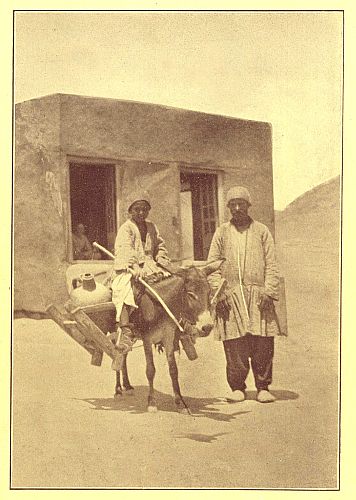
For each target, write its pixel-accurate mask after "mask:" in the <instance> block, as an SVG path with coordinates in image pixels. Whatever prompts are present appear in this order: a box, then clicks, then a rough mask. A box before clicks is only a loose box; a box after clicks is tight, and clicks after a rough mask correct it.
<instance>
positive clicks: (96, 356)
mask: <svg viewBox="0 0 356 500" xmlns="http://www.w3.org/2000/svg"><path fill="white" fill-rule="evenodd" d="M46 313H47V314H48V315H49V316H50V317H51V318H52V319H53V321H54V322H55V323H57V325H58V326H60V327H61V328H62V330H64V331H65V332H66V333H67V334H68V335H69V336H70V337H71V338H72V339H73V340H75V341H76V342H77V344H79V345H81V346H82V347H83V348H84V349H85V350H86V351H87V352H88V353H89V354H90V355H91V357H92V358H91V363H92V365H95V366H101V361H102V357H103V353H102V352H101V351H97V350H95V349H94V347H92V345H88V344H89V343H88V340H87V338H86V337H85V335H83V334H82V332H81V330H80V329H79V328H78V325H77V322H76V321H73V320H68V319H66V316H65V315H64V314H62V313H61V312H60V311H59V310H58V309H57V307H56V306H54V305H53V304H50V305H49V306H48V307H47V308H46ZM100 352H101V359H100Z"/></svg>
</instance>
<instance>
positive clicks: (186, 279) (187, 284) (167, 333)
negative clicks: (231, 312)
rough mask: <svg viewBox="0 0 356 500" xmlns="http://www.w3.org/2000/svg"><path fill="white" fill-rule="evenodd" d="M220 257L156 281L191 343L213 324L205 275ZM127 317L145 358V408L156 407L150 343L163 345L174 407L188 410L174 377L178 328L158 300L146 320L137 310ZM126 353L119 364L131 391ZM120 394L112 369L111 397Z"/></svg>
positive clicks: (160, 292)
mask: <svg viewBox="0 0 356 500" xmlns="http://www.w3.org/2000/svg"><path fill="white" fill-rule="evenodd" d="M222 262H223V261H222V260H221V261H216V262H213V263H208V264H206V265H205V266H202V267H193V266H192V267H189V268H180V269H179V270H178V271H177V272H176V273H174V274H173V275H172V276H171V277H169V278H166V279H165V280H163V281H160V282H159V283H156V284H155V286H154V288H155V290H156V291H157V292H158V293H159V295H160V296H161V297H162V299H163V300H164V301H165V303H166V304H167V305H168V307H169V308H170V309H171V311H172V312H173V314H174V315H175V317H176V318H177V319H178V320H180V321H181V323H182V324H183V325H184V324H186V325H187V326H188V328H187V329H186V328H185V331H186V330H187V331H189V334H190V336H191V340H192V341H193V342H194V343H195V339H196V337H198V336H199V337H206V336H207V335H209V333H210V331H211V330H212V328H213V325H212V319H211V316H210V312H209V306H210V303H209V295H210V287H209V284H208V281H207V276H208V275H209V274H210V273H212V272H214V271H216V270H217V269H218V268H219V267H220V265H221V264H222ZM130 321H132V323H133V324H134V327H135V328H136V331H137V332H138V333H139V335H140V337H141V338H142V341H143V347H144V351H145V358H146V376H147V380H148V383H149V392H148V406H147V410H148V411H149V412H156V411H157V403H156V398H155V391H154V387H153V381H154V377H155V372H156V369H155V365H154V360H153V351H152V346H153V345H159V346H163V348H164V351H165V353H166V357H167V361H168V367H169V374H170V376H171V380H172V386H173V393H174V401H175V405H176V409H177V411H178V412H180V413H187V414H189V413H190V412H189V408H188V406H187V404H186V403H185V401H184V399H183V397H182V394H181V392H180V387H179V381H178V368H177V363H176V360H175V351H176V350H178V346H179V330H178V328H177V327H176V325H175V324H174V322H173V321H172V319H170V318H169V317H168V316H167V313H166V312H165V311H164V310H163V308H162V307H161V306H160V304H158V303H154V315H153V317H151V319H150V321H147V320H146V321H145V320H144V319H143V318H142V314H140V310H138V311H137V312H136V311H135V313H133V314H132V316H131V318H130ZM192 325H193V326H192ZM126 358H127V355H126V356H125V357H124V362H123V366H122V378H123V387H124V390H125V391H132V390H133V387H132V386H131V384H130V381H129V377H128V371H127V363H126ZM122 394H123V389H122V386H121V376H120V371H117V372H116V386H115V397H119V396H121V395H122Z"/></svg>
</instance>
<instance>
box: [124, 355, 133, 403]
mask: <svg viewBox="0 0 356 500" xmlns="http://www.w3.org/2000/svg"><path fill="white" fill-rule="evenodd" d="M122 384H123V386H124V389H125V391H126V392H127V393H128V394H130V393H132V391H133V390H134V388H133V387H132V385H131V384H130V380H129V375H128V372H127V354H125V356H124V360H123V363H122Z"/></svg>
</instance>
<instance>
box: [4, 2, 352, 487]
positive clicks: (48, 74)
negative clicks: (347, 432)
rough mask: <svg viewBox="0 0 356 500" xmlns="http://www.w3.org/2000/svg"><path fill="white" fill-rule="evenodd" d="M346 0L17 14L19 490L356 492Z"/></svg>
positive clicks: (15, 422) (15, 472)
mask: <svg viewBox="0 0 356 500" xmlns="http://www.w3.org/2000/svg"><path fill="white" fill-rule="evenodd" d="M343 61H344V13H343V11H342V10H310V11H307V10H293V11H292V10H291V11H288V10H270V11H268V10H258V11H256V10H251V11H248V10H224V11H223V10H221V11H219V10H201V11H199V10H181V11H179V10H175V11H173V10H172V11H169V10H150V11H149V10H146V11H145V10H137V11H134V10H130V11H128V10H126V11H125V10H112V11H104V10H103V11H100V10H96V11H95V10H85V11H84V10H82V11H81V10H77V11H74V10H73V11H71V10H47V11H45V10H28V11H26V10H16V11H13V191H12V205H13V212H12V217H13V218H12V221H13V224H12V231H13V242H12V255H13V260H12V262H13V269H12V276H13V281H12V318H13V319H12V333H11V437H10V441H11V442H10V457H11V458H10V461H11V467H10V489H12V490H17V489H21V490H37V489H38V490H43V489H52V490H53V489H58V490H61V489H66V490H68V489H70V490H78V489H87V490H90V489H99V490H101V489H102V490H105V489H117V490H145V489H147V490H148V489H154V490H155V489H157V490H159V489H167V490H172V489H182V490H183V489H188V490H189V489H207V490H208V489H217V490H223V489H230V490H231V489H233V490H296V491H300V490H323V491H337V490H339V489H340V375H341V373H340V338H341V332H340V329H341V328H340V325H341V321H340V315H341V311H340V308H341V306H340V298H341V274H340V268H341V227H342V224H341V223H342V210H341V204H342V195H341V193H342V181H343V161H342V159H343V149H342V148H343V142H342V141H343V86H344V80H343V78H344V63H343Z"/></svg>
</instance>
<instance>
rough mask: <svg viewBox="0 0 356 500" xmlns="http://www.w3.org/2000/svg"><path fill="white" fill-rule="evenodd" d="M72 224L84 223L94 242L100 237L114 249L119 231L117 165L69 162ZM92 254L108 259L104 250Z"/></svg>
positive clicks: (101, 241)
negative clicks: (116, 187)
mask: <svg viewBox="0 0 356 500" xmlns="http://www.w3.org/2000/svg"><path fill="white" fill-rule="evenodd" d="M69 178H70V206H71V221H72V228H74V227H75V226H76V225H77V224H79V223H82V224H84V226H85V228H86V235H87V237H88V239H89V242H90V243H91V244H92V243H93V242H94V241H97V242H98V243H100V244H101V245H103V246H104V247H106V248H108V249H109V250H111V251H113V247H114V242H115V235H116V194H115V193H116V190H115V166H114V165H107V164H103V165H101V164H82V163H70V166H69ZM93 258H94V259H95V258H100V259H107V258H108V257H107V256H106V255H105V254H103V253H101V255H100V254H99V255H98V254H96V256H95V254H94V256H93Z"/></svg>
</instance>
